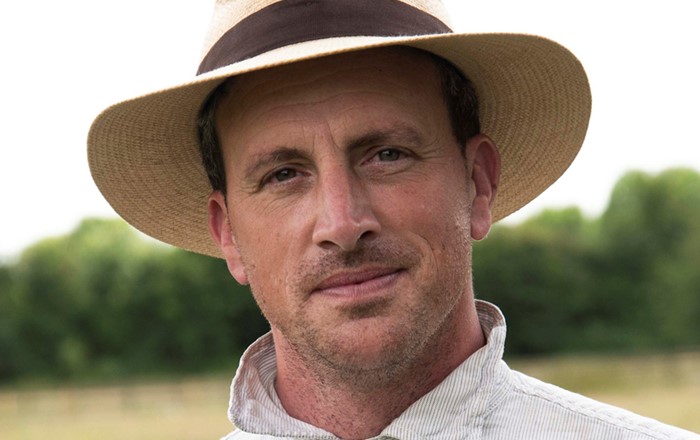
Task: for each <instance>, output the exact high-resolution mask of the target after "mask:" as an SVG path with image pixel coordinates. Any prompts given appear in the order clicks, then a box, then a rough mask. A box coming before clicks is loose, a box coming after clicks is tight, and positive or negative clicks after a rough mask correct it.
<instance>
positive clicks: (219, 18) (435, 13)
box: [202, 0, 450, 59]
mask: <svg viewBox="0 0 700 440" xmlns="http://www.w3.org/2000/svg"><path fill="white" fill-rule="evenodd" d="M385 1H388V2H392V3H397V4H403V5H407V6H411V7H413V8H416V9H417V10H419V11H422V12H424V13H425V14H428V15H430V16H432V17H435V19H437V20H439V21H441V22H442V23H444V24H445V25H447V26H450V19H449V15H448V13H447V9H446V8H445V6H444V5H443V3H442V1H441V0H385ZM284 2H290V0H216V3H215V5H214V11H213V14H212V18H211V21H210V25H209V30H208V32H207V35H206V37H205V40H204V47H203V51H202V59H203V58H204V57H205V56H206V55H207V54H208V53H209V52H210V51H211V49H212V47H213V46H214V45H215V44H216V43H217V42H218V41H219V40H220V39H221V37H222V36H223V35H224V34H225V33H226V32H228V31H230V30H231V29H232V28H234V27H235V26H236V25H238V24H239V23H241V22H242V21H243V20H245V19H248V18H250V17H251V16H253V15H255V14H258V13H260V11H262V10H263V9H265V8H267V7H270V6H273V5H275V4H281V3H284ZM337 2H338V0H308V1H304V2H302V3H305V4H309V5H310V4H323V3H327V4H329V5H332V4H334V3H337ZM364 3H365V5H364V6H363V7H364V8H367V9H371V8H373V7H374V6H373V5H379V4H380V3H382V2H380V1H376V0H369V1H366V2H364ZM278 6H279V5H278ZM366 12H370V13H371V12H372V11H366ZM377 13H379V12H377ZM304 25H306V26H314V25H316V24H315V23H313V22H312V23H305V24H304Z"/></svg>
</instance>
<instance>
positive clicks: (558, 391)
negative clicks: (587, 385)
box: [489, 371, 700, 440]
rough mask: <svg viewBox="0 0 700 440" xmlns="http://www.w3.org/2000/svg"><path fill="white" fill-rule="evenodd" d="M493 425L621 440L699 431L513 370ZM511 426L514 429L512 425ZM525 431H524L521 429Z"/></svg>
mask: <svg viewBox="0 0 700 440" xmlns="http://www.w3.org/2000/svg"><path fill="white" fill-rule="evenodd" d="M508 378H509V380H507V381H506V382H507V383H506V384H505V387H504V388H503V392H504V394H505V396H503V397H505V398H503V399H500V402H501V404H500V405H498V407H497V408H494V409H493V411H492V412H491V415H490V417H489V419H491V423H492V426H491V427H492V428H494V429H498V427H499V426H500V427H507V426H510V427H515V426H517V427H518V434H519V436H520V437H521V438H555V437H553V436H552V435H554V434H556V435H557V437H556V438H576V439H589V438H590V439H594V438H596V439H598V438H606V439H619V440H632V439H640V440H641V439H643V440H652V439H654V440H671V439H674V440H675V439H695V440H700V436H698V435H697V434H693V433H691V432H688V431H684V430H681V429H678V428H675V427H672V426H668V425H665V424H663V423H660V422H658V421H656V420H653V419H649V418H646V417H642V416H640V415H637V414H634V413H632V412H629V411H626V410H623V409H620V408H616V407H614V406H611V405H607V404H604V403H601V402H598V401H595V400H593V399H589V398H587V397H584V396H581V395H579V394H576V393H572V392H570V391H566V390H564V389H562V388H559V387H557V386H554V385H551V384H547V383H544V382H541V381H539V380H537V379H534V378H532V377H529V376H526V375H524V374H522V373H519V372H516V371H511V374H510V375H509V376H508ZM510 429H513V428H510ZM525 431H528V432H525Z"/></svg>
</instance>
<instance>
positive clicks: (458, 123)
mask: <svg viewBox="0 0 700 440" xmlns="http://www.w3.org/2000/svg"><path fill="white" fill-rule="evenodd" d="M414 50H417V49H414ZM417 51H418V52H420V53H423V54H427V55H428V56H429V57H430V59H431V60H432V61H433V63H434V64H435V66H436V68H437V71H438V78H439V80H440V86H441V89H442V95H443V100H444V102H445V105H446V106H447V112H448V116H449V118H450V125H451V128H452V134H453V136H454V138H455V140H456V141H457V143H458V144H459V145H460V148H461V151H462V154H464V151H465V147H466V145H467V140H469V138H471V137H472V136H474V135H476V134H479V133H480V132H481V125H480V123H479V103H478V99H477V96H476V91H475V90H474V86H473V85H472V83H471V81H469V79H468V78H467V77H466V76H465V75H464V74H463V73H462V72H461V71H460V70H459V69H458V68H457V67H455V66H454V64H452V63H450V62H449V61H447V60H445V59H444V58H442V57H439V56H437V55H435V54H432V53H430V52H424V51H420V50H417ZM232 82H233V81H232V78H229V79H227V80H226V81H224V82H223V83H222V84H220V85H219V86H218V87H216V88H215V89H214V90H213V91H212V92H211V93H210V94H209V96H208V97H207V99H206V100H205V101H204V104H203V105H202V107H201V109H200V111H199V115H198V117H197V130H198V135H199V149H200V153H201V156H202V164H203V165H204V170H205V171H206V173H207V177H208V178H209V183H210V184H211V187H212V189H213V190H215V191H221V192H222V193H223V194H224V195H226V170H225V168H224V159H223V155H222V153H221V146H220V143H219V137H218V135H217V134H216V110H217V108H218V106H219V103H220V102H221V101H222V100H223V99H224V98H225V97H226V95H227V94H228V91H229V90H230V89H231V84H232Z"/></svg>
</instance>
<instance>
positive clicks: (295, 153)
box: [243, 123, 423, 180]
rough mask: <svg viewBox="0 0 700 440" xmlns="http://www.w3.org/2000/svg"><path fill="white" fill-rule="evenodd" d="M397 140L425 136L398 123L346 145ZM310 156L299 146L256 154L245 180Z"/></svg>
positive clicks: (353, 146)
mask: <svg viewBox="0 0 700 440" xmlns="http://www.w3.org/2000/svg"><path fill="white" fill-rule="evenodd" d="M397 142H399V143H402V144H405V143H408V144H409V145H419V144H421V143H422V142H423V137H422V136H421V135H420V134H419V133H418V131H416V130H415V129H414V128H413V127H411V126H409V125H406V124H402V123H396V124H393V125H392V126H390V127H388V128H377V129H370V130H368V131H367V132H365V133H362V134H361V135H359V136H357V137H354V138H351V139H350V140H349V142H346V145H347V151H353V150H356V149H358V148H361V147H364V146H367V145H382V144H389V145H391V144H394V143H397ZM308 158H309V155H308V153H306V152H305V151H303V150H301V149H299V148H296V147H286V146H280V147H276V148H273V149H272V150H271V151H269V152H266V153H259V154H256V155H254V156H253V158H252V159H251V163H250V165H248V166H247V167H246V168H245V171H244V174H243V176H244V178H245V180H255V176H256V175H257V174H258V173H259V172H260V170H261V169H266V168H269V167H272V166H274V165H275V164H278V163H280V162H287V161H294V160H305V159H308Z"/></svg>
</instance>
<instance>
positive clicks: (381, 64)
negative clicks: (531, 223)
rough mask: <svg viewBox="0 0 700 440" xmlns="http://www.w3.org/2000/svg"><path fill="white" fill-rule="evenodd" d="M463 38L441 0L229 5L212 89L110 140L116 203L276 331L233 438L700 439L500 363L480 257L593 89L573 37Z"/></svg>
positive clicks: (161, 105)
mask: <svg viewBox="0 0 700 440" xmlns="http://www.w3.org/2000/svg"><path fill="white" fill-rule="evenodd" d="M446 21H447V20H446V17H445V15H444V11H443V9H442V6H441V5H440V4H439V3H438V2H430V1H398V0H371V1H369V0H365V1H362V0H353V1H350V0H332V1H331V0H326V1H299V0H283V1H277V2H274V1H252V0H248V1H242V0H239V1H228V2H226V1H219V2H218V3H217V10H216V13H215V19H214V28H213V30H212V34H211V36H210V39H209V50H208V51H207V53H206V55H205V56H204V58H203V61H202V64H201V65H200V70H199V73H200V76H199V77H198V79H197V80H195V81H194V82H192V83H188V84H185V85H181V86H178V87H175V88H171V89H168V90H165V91H162V92H159V93H156V94H153V95H149V96H146V97H141V98H138V99H136V100H133V101H129V102H125V103H121V104H118V105H117V106H115V107H112V108H110V109H108V110H107V111H106V112H105V113H103V114H102V115H100V116H99V117H98V119H97V120H96V121H95V123H94V124H93V127H92V129H91V133H90V139H89V148H90V164H91V168H92V172H93V176H94V178H95V180H96V182H97V184H98V186H99V187H100V189H101V190H102V191H103V193H104V194H105V196H106V197H107V199H108V200H109V201H110V202H111V203H112V205H113V206H114V207H115V209H116V210H117V211H118V212H119V213H120V214H121V215H122V216H123V217H124V218H125V219H127V220H128V221H129V222H131V223H132V224H133V225H134V226H136V227H138V228H139V229H141V230H143V231H144V232H146V233H148V234H150V235H152V236H154V237H156V238H159V239H162V240H163V241H166V242H169V243H172V244H175V245H178V246H181V247H184V248H186V249H190V250H194V251H196V252H201V253H204V254H209V255H216V256H220V257H223V258H224V259H225V260H226V262H227V264H228V268H229V270H230V272H231V274H232V275H233V277H234V278H235V279H236V280H238V282H240V283H242V284H249V285H250V287H251V290H252V292H253V295H254V296H255V299H256V301H257V302H258V304H259V306H260V308H261V310H262V312H263V314H264V315H265V317H266V318H267V319H268V321H269V322H270V326H271V333H270V334H269V335H267V336H265V337H263V338H262V339H260V340H259V341H258V342H256V343H255V344H254V345H253V346H251V347H250V348H249V350H248V351H247V352H246V354H245V355H244V357H243V359H242V362H241V366H240V368H239V371H238V373H237V375H236V378H235V379H234V383H233V386H232V393H231V407H230V418H231V420H232V422H233V423H234V424H235V425H236V427H237V430H236V431H234V432H233V433H232V434H230V436H229V437H227V438H251V439H252V438H256V439H263V438H264V439H271V438H346V439H362V438H398V439H407V438H484V439H492V438H615V439H637V438H655V439H662V438H695V437H696V436H694V435H693V434H690V433H686V432H683V431H681V430H677V429H675V428H671V427H667V426H664V425H661V424H659V423H657V422H654V421H651V420H648V419H644V418H641V417H638V416H635V415H632V414H629V413H627V412H624V411H622V410H618V409H615V408H611V407H608V406H605V405H602V404H599V403H596V402H592V401H590V400H587V399H585V398H582V397H581V396H577V395H574V394H571V393H568V392H565V391H563V390H560V389H558V388H556V387H552V386H549V385H546V384H542V383H540V382H538V381H536V380H534V379H531V378H528V377H526V376H523V375H521V374H519V373H516V372H513V371H511V370H510V369H508V367H507V366H506V365H505V363H503V362H502V361H501V356H502V352H503V344H504V338H505V323H504V319H503V317H502V315H501V314H500V312H499V311H498V309H497V308H496V307H495V306H493V305H490V304H487V303H484V302H478V301H476V300H475V299H474V292H473V290H472V283H471V269H470V268H471V247H472V245H471V244H472V241H473V240H480V239H482V238H484V237H485V236H486V235H487V233H488V231H489V228H490V226H491V224H492V222H493V221H495V220H498V219H500V218H502V217H503V216H505V215H507V214H509V213H511V212H513V211H514V210H517V209H518V208H520V207H521V206H523V205H524V204H526V203H527V202H528V201H529V200H531V199H532V198H534V197H535V196H536V195H537V194H539V193H540V192H542V191H543V190H544V189H545V188H546V187H547V186H548V185H550V184H551V183H552V182H553V181H554V180H556V179H557V178H558V176H559V175H561V173H563V171H564V170H565V169H566V168H567V167H568V165H569V164H570V162H571V160H573V158H574V156H575V155H576V153H577V151H578V149H579V148H580V146H581V143H582V141H583V137H584V134H585V130H586V127H587V122H588V117H589V114H590V94H589V89H588V84H587V81H586V77H585V73H584V72H583V69H582V68H581V66H580V64H579V63H578V61H577V60H576V59H575V58H574V57H573V55H571V54H570V53H569V52H568V51H567V50H566V49H564V48H562V47H560V46H558V45H557V44H556V43H553V42H551V41H548V40H544V39H541V38H539V37H531V36H523V35H478V36H477V35H457V34H453V33H451V31H450V30H449V28H448V27H447V25H446V24H445V23H446ZM200 154H201V159H200V157H199V156H200ZM202 163H203V164H204V165H202ZM207 178H208V179H207ZM207 180H208V182H207ZM497 194H498V197H497V196H496V195H497ZM209 236H210V237H213V240H211V239H210V237H209Z"/></svg>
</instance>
